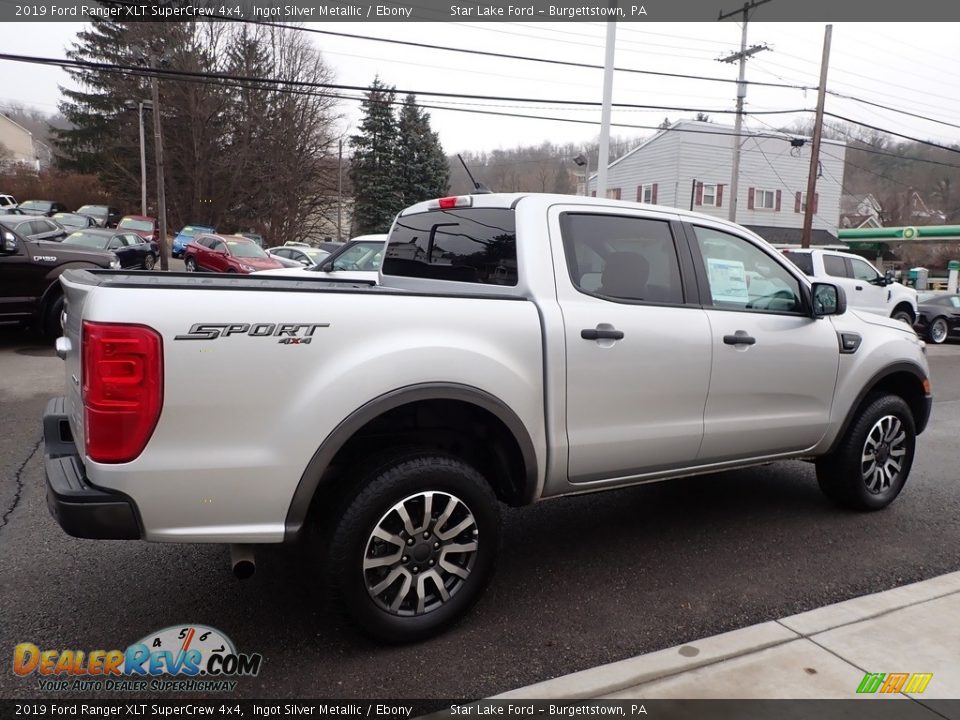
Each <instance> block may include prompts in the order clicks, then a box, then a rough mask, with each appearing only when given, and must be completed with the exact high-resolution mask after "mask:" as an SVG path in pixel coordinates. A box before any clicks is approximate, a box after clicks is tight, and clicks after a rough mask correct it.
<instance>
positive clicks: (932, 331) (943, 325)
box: [927, 317, 950, 345]
mask: <svg viewBox="0 0 960 720" xmlns="http://www.w3.org/2000/svg"><path fill="white" fill-rule="evenodd" d="M949 330H950V328H949V327H948V326H947V319H946V318H942V317H939V318H937V319H936V320H934V321H933V322H932V323H930V327H929V328H927V339H928V340H929V341H930V342H932V343H933V344H934V345H942V344H943V343H945V342H946V341H947V335H948V334H949Z"/></svg>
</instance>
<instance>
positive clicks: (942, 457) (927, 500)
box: [0, 331, 960, 698]
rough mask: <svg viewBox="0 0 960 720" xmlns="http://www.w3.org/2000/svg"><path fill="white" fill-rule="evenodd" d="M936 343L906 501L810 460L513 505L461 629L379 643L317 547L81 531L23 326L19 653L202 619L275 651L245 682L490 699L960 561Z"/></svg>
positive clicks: (946, 399) (7, 427) (6, 437)
mask: <svg viewBox="0 0 960 720" xmlns="http://www.w3.org/2000/svg"><path fill="white" fill-rule="evenodd" d="M929 357H930V364H931V367H932V375H933V383H934V391H935V395H936V402H935V405H934V412H933V417H932V420H931V424H930V427H929V429H928V430H927V432H926V433H925V434H924V435H922V436H921V438H920V440H919V445H918V456H917V460H916V462H915V465H914V469H913V473H912V475H911V478H910V481H909V484H908V486H907V488H906V490H905V491H904V493H903V495H901V497H900V498H899V499H898V500H897V501H896V502H895V503H894V504H893V505H892V506H891V507H890V508H889V509H887V510H885V511H883V512H879V513H874V514H870V515H862V514H855V513H848V512H841V511H838V510H836V509H835V508H834V507H833V506H832V505H830V504H829V503H828V502H827V501H826V500H825V498H824V497H823V496H822V495H821V494H820V492H819V490H818V489H817V486H816V482H815V480H814V473H813V468H812V467H811V466H809V465H807V464H804V463H799V462H791V463H781V464H777V465H770V466H766V467H760V468H754V469H751V470H746V471H739V472H731V473H726V474H722V475H711V476H703V477H698V478H691V479H688V480H679V481H674V482H670V483H662V484H655V485H649V486H644V487H637V488H631V489H627V490H621V491H615V492H608V493H602V494H597V495H591V496H585V497H579V498H565V499H559V500H554V501H551V502H547V503H543V504H541V505H538V506H535V507H532V508H526V509H520V510H510V511H507V512H506V515H505V533H504V552H503V553H502V556H501V562H500V567H499V570H498V572H497V573H496V575H495V578H494V580H493V583H492V585H491V587H490V589H489V591H488V592H487V594H486V595H485V596H484V598H483V599H482V600H481V602H480V604H479V605H478V606H477V608H476V609H475V611H474V612H473V613H472V614H470V615H469V616H468V617H467V618H466V620H465V621H464V622H463V623H461V624H460V625H458V626H457V627H456V628H454V629H453V630H452V631H450V632H448V633H447V634H446V635H443V636H442V637H439V638H436V639H434V640H431V641H428V642H425V643H421V644H418V645H413V646H406V647H379V646H376V645H374V644H372V643H370V642H368V641H366V640H364V639H363V638H362V637H360V636H358V635H357V634H356V633H355V632H354V631H353V630H352V629H351V628H349V627H347V626H346V625H345V624H344V623H343V622H342V621H341V620H340V619H339V617H337V616H336V615H335V614H334V613H333V612H332V611H331V608H330V607H329V604H328V601H327V597H326V594H325V591H324V587H323V586H322V584H321V581H320V580H319V578H318V574H317V572H316V567H315V564H313V563H312V561H311V559H310V555H309V554H308V553H307V552H305V551H303V550H301V549H285V548H279V547H278V548H270V549H268V550H266V551H264V552H262V553H261V554H260V556H259V558H258V560H259V564H258V573H257V575H256V576H255V577H254V578H253V579H251V580H249V581H246V582H243V583H241V582H238V581H237V580H235V579H234V578H233V576H232V575H231V574H230V571H229V567H228V552H227V549H226V547H225V546H221V545H211V546H195V545H184V546H180V545H169V544H163V545H161V544H148V543H141V542H125V541H87V540H77V539H73V538H70V537H68V536H66V535H65V534H64V533H63V532H62V531H61V530H60V528H59V527H58V526H57V525H56V523H55V522H54V521H53V520H52V519H51V517H50V516H49V514H48V512H47V509H46V505H45V501H44V490H43V474H42V468H41V462H40V460H41V457H40V454H41V453H40V452H39V451H38V448H39V442H40V422H39V419H40V415H41V413H42V410H43V407H44V405H45V404H46V401H47V399H48V398H49V397H51V396H54V395H59V394H62V392H63V374H62V366H61V361H60V360H59V359H58V358H56V357H55V356H54V355H53V352H52V351H51V350H50V349H49V348H47V347H45V346H43V345H40V344H38V343H36V342H35V341H32V340H31V339H30V338H29V337H28V336H26V335H25V334H23V333H20V332H13V331H3V332H2V333H0V407H2V409H3V411H2V425H3V427H2V432H0V618H2V619H3V621H2V623H0V651H2V652H3V653H6V654H7V658H8V661H9V658H10V656H11V654H12V649H13V647H14V645H16V644H17V643H21V642H32V643H35V644H36V645H38V646H39V647H41V648H60V649H63V648H76V649H85V650H87V649H111V648H125V647H126V646H127V645H128V644H129V643H131V642H134V641H135V640H137V639H139V638H141V637H143V636H145V635H146V634H147V633H149V632H151V631H155V630H158V629H160V628H164V627H167V626H170V625H175V624H182V623H203V624H207V625H212V626H214V627H216V628H219V629H221V630H222V631H224V632H225V633H226V634H227V635H229V636H230V637H231V638H232V639H233V640H234V642H235V643H236V645H237V647H238V648H239V649H240V650H241V651H243V652H259V653H262V654H263V656H264V666H263V669H262V671H261V672H260V675H259V676H258V677H256V678H250V679H246V680H244V681H242V682H241V683H240V686H239V687H238V689H237V691H236V693H235V695H236V696H237V697H248V698H268V697H287V698H323V697H329V698H334V697H336V698H384V697H395V698H443V697H449V698H476V697H483V696H488V695H492V694H495V693H498V692H502V691H506V690H509V689H512V688H515V687H519V686H522V685H526V684H529V683H532V682H536V681H540V680H544V679H547V678H550V677H555V676H558V675H562V674H566V673H569V672H573V671H576V670H581V669H585V668H587V667H591V666H594V665H597V664H601V663H606V662H610V661H614V660H619V659H623V658H626V657H631V656H634V655H637V654H640V653H645V652H650V651H653V650H657V649H661V648H664V647H669V646H673V645H677V644H681V643H684V642H689V641H692V640H695V639H697V638H700V637H704V636H707V635H712V634H715V633H719V632H723V631H727V630H732V629H735V628H740V627H744V626H747V625H751V624H754V623H757V622H761V621H765V620H769V619H773V618H776V617H780V616H783V615H788V614H791V613H796V612H801V611H804V610H809V609H812V608H815V607H819V606H821V605H824V604H827V603H832V602H836V601H840V600H844V599H848V598H851V597H855V596H859V595H862V594H865V593H869V592H875V591H879V590H884V589H888V588H892V587H895V586H898V585H902V584H905V583H909V582H913V581H916V580H922V579H926V578H929V577H933V576H936V575H939V574H942V573H946V572H950V571H955V570H960V550H958V548H960V483H958V477H960V469H958V464H957V461H956V457H957V455H956V442H957V431H956V428H957V427H958V426H960V345H948V346H943V347H933V348H930V350H929ZM6 667H7V668H9V667H10V665H9V664H7V665H6ZM37 695H38V692H37V688H36V680H35V679H31V680H24V679H20V678H18V677H16V676H14V674H13V673H12V672H10V670H9V669H6V670H3V671H0V697H3V698H15V697H16V698H26V697H36V696H37Z"/></svg>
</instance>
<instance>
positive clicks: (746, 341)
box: [723, 330, 757, 345]
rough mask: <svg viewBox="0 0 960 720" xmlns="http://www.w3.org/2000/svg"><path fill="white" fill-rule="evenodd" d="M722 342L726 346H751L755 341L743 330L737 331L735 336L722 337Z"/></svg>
mask: <svg viewBox="0 0 960 720" xmlns="http://www.w3.org/2000/svg"><path fill="white" fill-rule="evenodd" d="M723 342H724V344H726V345H753V344H754V343H756V342H757V339H756V338H754V337H750V336H749V335H747V334H746V333H745V332H744V331H743V330H737V333H736V335H724V336H723Z"/></svg>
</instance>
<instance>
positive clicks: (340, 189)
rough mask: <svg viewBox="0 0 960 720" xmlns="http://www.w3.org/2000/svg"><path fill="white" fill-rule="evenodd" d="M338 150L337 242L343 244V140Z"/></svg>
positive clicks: (341, 139) (338, 145)
mask: <svg viewBox="0 0 960 720" xmlns="http://www.w3.org/2000/svg"><path fill="white" fill-rule="evenodd" d="M337 148H338V149H337V242H343V225H342V222H343V212H342V211H343V138H340V142H339V143H338V144H337Z"/></svg>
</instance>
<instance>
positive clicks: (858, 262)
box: [783, 248, 917, 325]
mask: <svg viewBox="0 0 960 720" xmlns="http://www.w3.org/2000/svg"><path fill="white" fill-rule="evenodd" d="M783 254H784V255H785V256H786V257H787V259H788V260H790V261H791V262H793V263H794V264H795V265H796V266H797V267H799V268H800V269H801V270H803V271H804V272H805V273H806V274H807V275H808V276H809V277H811V278H814V279H815V280H825V281H826V282H832V283H836V284H837V285H839V286H840V287H842V288H843V289H844V291H845V292H846V294H847V303H848V304H849V306H850V307H852V308H856V309H858V310H864V311H866V312H870V313H875V314H876V315H882V316H884V317H892V318H893V319H894V320H899V321H900V322H905V323H906V324H907V325H913V322H914V320H916V319H917V291H916V290H914V289H913V288H908V287H907V286H906V285H901V284H900V283H898V282H897V281H896V280H894V278H893V271H892V270H891V271H888V272H887V273H886V274H882V273H881V272H880V271H879V270H877V269H876V268H875V267H874V266H873V265H871V264H870V263H869V262H867V261H866V260H864V259H863V258H862V257H860V256H859V255H854V254H853V253H848V252H837V251H835V250H819V249H810V248H808V249H794V248H791V249H788V250H784V251H783Z"/></svg>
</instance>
